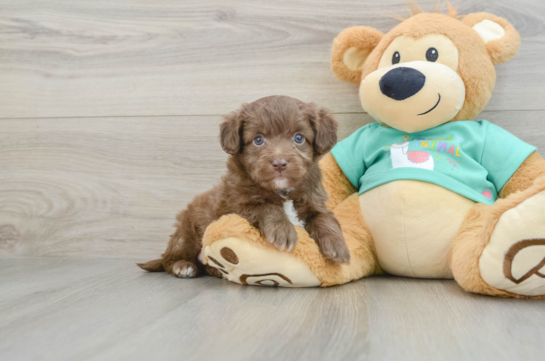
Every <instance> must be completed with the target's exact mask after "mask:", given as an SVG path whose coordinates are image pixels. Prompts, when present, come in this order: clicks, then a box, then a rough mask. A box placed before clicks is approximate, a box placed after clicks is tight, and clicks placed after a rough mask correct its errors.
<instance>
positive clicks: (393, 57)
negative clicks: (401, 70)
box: [392, 51, 401, 64]
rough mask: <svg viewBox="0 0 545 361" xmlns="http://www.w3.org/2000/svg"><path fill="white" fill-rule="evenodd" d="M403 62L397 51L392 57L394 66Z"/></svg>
mask: <svg viewBox="0 0 545 361" xmlns="http://www.w3.org/2000/svg"><path fill="white" fill-rule="evenodd" d="M400 61H401V55H400V54H399V51H396V52H395V53H394V55H393V56H392V64H397V63H399V62H400Z"/></svg>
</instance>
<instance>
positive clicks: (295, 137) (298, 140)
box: [293, 133, 305, 144]
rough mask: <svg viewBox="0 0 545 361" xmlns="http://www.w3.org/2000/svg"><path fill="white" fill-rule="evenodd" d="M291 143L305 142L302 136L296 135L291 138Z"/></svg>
mask: <svg viewBox="0 0 545 361" xmlns="http://www.w3.org/2000/svg"><path fill="white" fill-rule="evenodd" d="M293 141H294V142H295V143H297V144H303V143H304V142H305V137H304V136H303V134H300V133H297V134H295V135H294V136H293Z"/></svg>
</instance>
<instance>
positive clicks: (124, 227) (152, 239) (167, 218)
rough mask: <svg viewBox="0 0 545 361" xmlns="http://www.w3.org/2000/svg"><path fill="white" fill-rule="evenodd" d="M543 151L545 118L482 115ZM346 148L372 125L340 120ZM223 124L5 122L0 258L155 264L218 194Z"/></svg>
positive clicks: (202, 119)
mask: <svg viewBox="0 0 545 361" xmlns="http://www.w3.org/2000/svg"><path fill="white" fill-rule="evenodd" d="M481 117H482V118H486V119H488V120H490V121H492V122H494V123H496V124H498V125H500V126H502V127H504V128H505V129H507V130H509V131H511V132H513V133H514V134H515V135H517V136H518V137H520V138H522V139H524V140H525V141H527V142H529V143H531V144H534V145H536V146H538V147H539V148H540V149H542V150H543V149H545V128H544V127H543V123H542V122H543V119H544V118H545V111H534V112H530V111H527V112H520V111H513V112H484V113H483V114H481ZM336 118H337V119H338V121H339V124H340V129H339V136H340V137H341V138H344V137H346V136H348V135H349V134H351V133H352V132H353V131H355V130H356V129H358V128H359V127H361V126H363V125H364V124H366V123H368V122H369V121H371V118H370V117H369V116H368V115H367V114H338V115H336ZM220 122H221V117H219V116H181V117H136V118H130V117H127V118H93V119H89V118H74V119H70V118H68V119H55V120H52V119H25V120H21V119H9V120H8V119H3V120H0V128H1V129H3V131H2V133H0V169H2V172H0V257H29V256H31V257H38V256H40V257H68V258H69V257H77V258H94V257H102V258H141V259H147V258H150V257H155V256H157V255H159V254H160V253H161V252H162V251H164V248H165V246H166V242H167V240H168V236H169V235H170V233H171V232H173V230H174V228H173V227H172V225H173V223H174V217H175V215H176V213H177V212H179V211H181V210H182V209H183V208H184V207H185V206H186V205H187V203H188V202H190V201H191V199H192V198H193V197H194V196H195V195H197V194H199V193H202V192H204V191H206V190H208V189H209V188H210V187H212V186H213V185H214V184H216V183H217V182H218V181H219V179H220V177H221V175H222V174H223V172H224V171H225V160H226V158H227V155H226V154H225V153H224V152H223V151H222V150H221V148H220V145H219V143H218V128H219V127H218V125H219V123H220Z"/></svg>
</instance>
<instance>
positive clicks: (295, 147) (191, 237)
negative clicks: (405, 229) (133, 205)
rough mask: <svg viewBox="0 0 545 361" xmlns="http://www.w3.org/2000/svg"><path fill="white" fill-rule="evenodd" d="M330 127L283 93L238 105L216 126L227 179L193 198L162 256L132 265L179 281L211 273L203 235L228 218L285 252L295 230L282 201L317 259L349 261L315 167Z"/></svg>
mask: <svg viewBox="0 0 545 361" xmlns="http://www.w3.org/2000/svg"><path fill="white" fill-rule="evenodd" d="M336 130H337V123H336V122H335V120H334V119H333V118H332V117H331V115H330V114H329V113H328V112H327V110H325V109H322V108H318V107H317V106H316V105H315V104H313V103H303V102H301V101H299V100H297V99H294V98H290V97H286V96H271V97H266V98H262V99H259V100H256V101H255V102H253V103H250V104H243V105H242V107H241V108H240V109H239V110H237V111H235V112H233V113H231V114H229V115H227V116H226V117H225V121H224V122H223V123H222V124H221V128H220V141H221V145H222V148H223V149H224V150H225V151H226V152H227V153H229V154H230V155H231V156H230V157H229V159H228V161H227V174H226V175H225V176H224V177H223V178H222V182H221V184H220V185H218V186H216V187H215V188H213V189H212V190H210V191H208V192H206V193H204V194H201V195H199V196H197V197H196V198H195V199H194V200H193V202H191V203H190V204H189V205H188V207H187V209H186V210H184V211H182V212H181V213H180V214H179V215H178V216H177V221H178V223H177V229H176V232H175V233H174V234H173V235H172V236H171V238H170V242H169V244H168V247H167V250H166V251H165V253H164V254H163V256H162V258H161V259H159V260H154V261H150V262H147V263H145V264H139V266H140V267H141V268H143V269H145V270H147V271H151V272H153V271H156V272H158V271H163V270H164V271H166V272H168V273H170V274H173V275H175V276H178V277H184V278H185V277H195V276H197V275H198V274H200V273H203V272H206V273H208V274H211V272H210V270H209V269H205V268H204V267H203V265H202V264H200V262H199V261H198V256H199V253H200V252H201V249H202V238H203V235H204V231H205V230H206V227H208V225H209V224H210V223H212V222H213V221H215V220H217V219H219V218H220V217H221V216H223V215H226V214H230V213H235V214H238V215H240V216H242V217H244V218H246V219H247V220H248V221H249V222H250V224H252V225H253V226H255V227H257V228H258V229H259V230H260V232H261V234H262V235H263V236H264V237H265V238H266V239H267V240H268V241H269V242H271V243H272V244H273V245H275V246H276V247H277V248H278V249H281V250H291V249H293V247H295V245H296V243H297V232H296V231H295V227H294V225H293V224H292V223H291V222H290V220H289V218H288V216H287V214H286V212H285V210H284V203H285V202H286V201H292V202H293V206H294V208H295V210H296V212H297V216H298V218H299V219H300V220H301V221H303V222H304V224H305V228H306V230H307V231H308V233H309V234H310V236H311V237H312V238H313V239H315V240H316V242H317V244H318V246H319V248H320V250H321V252H322V253H323V254H324V256H325V257H326V258H328V259H330V260H332V261H335V262H339V263H348V262H349V261H350V253H349V251H348V248H347V246H346V244H345V241H344V238H343V235H342V232H341V228H340V225H339V222H338V221H337V219H336V218H335V216H334V215H333V213H332V212H331V211H329V210H328V209H327V208H326V201H327V193H326V192H325V190H324V187H323V185H322V179H321V178H322V177H321V173H320V168H319V166H318V161H319V159H320V158H321V157H322V155H323V154H325V153H327V152H328V151H329V150H330V149H331V148H332V147H333V146H334V145H335V143H336V142H337V135H336ZM296 135H301V136H302V138H297V140H301V139H303V141H302V142H300V144H299V143H297V142H296V138H295V137H296ZM261 140H262V141H263V143H262V144H261ZM212 275H214V276H217V277H221V274H212Z"/></svg>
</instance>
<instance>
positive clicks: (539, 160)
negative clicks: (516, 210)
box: [500, 152, 545, 198]
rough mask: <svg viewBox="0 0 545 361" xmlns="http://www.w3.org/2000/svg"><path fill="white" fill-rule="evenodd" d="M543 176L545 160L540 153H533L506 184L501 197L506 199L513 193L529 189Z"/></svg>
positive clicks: (544, 173)
mask: <svg viewBox="0 0 545 361" xmlns="http://www.w3.org/2000/svg"><path fill="white" fill-rule="evenodd" d="M543 175H545V159H543V157H542V156H541V155H540V154H539V153H538V152H533V153H532V154H530V156H529V157H528V158H526V160H525V161H524V163H522V164H521V166H520V167H519V169H518V170H517V171H516V172H515V174H513V176H512V177H511V179H509V181H508V182H507V183H505V186H503V188H502V190H501V191H500V197H501V198H505V197H507V196H508V195H510V194H511V193H515V192H517V191H523V190H525V189H528V188H529V187H530V186H531V185H532V184H533V183H534V180H535V179H537V178H539V177H541V176H543Z"/></svg>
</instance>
